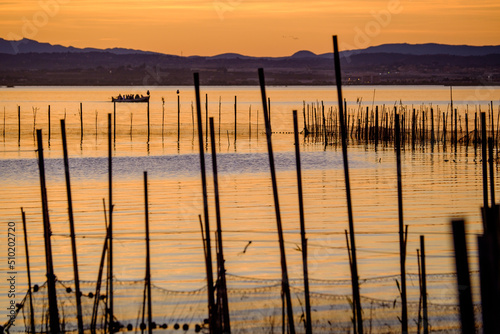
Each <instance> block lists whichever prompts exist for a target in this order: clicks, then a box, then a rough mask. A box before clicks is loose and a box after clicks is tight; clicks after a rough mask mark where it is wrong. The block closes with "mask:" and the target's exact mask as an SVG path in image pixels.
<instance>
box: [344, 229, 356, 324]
mask: <svg viewBox="0 0 500 334" xmlns="http://www.w3.org/2000/svg"><path fill="white" fill-rule="evenodd" d="M344 232H345V243H346V246H347V257H348V259H349V270H350V272H351V277H352V274H353V273H352V257H351V247H350V246H349V235H348V232H347V230H344ZM351 285H352V287H351V288H352V294H353V296H354V284H351ZM356 314H357V310H356V305H354V303H353V304H352V328H353V333H357V329H356V328H357V316H356Z"/></svg>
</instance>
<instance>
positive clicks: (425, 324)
mask: <svg viewBox="0 0 500 334" xmlns="http://www.w3.org/2000/svg"><path fill="white" fill-rule="evenodd" d="M420 265H421V267H422V292H421V294H422V309H423V321H424V322H423V328H424V334H429V316H428V308H427V277H426V269H425V240H424V236H423V235H421V236H420Z"/></svg>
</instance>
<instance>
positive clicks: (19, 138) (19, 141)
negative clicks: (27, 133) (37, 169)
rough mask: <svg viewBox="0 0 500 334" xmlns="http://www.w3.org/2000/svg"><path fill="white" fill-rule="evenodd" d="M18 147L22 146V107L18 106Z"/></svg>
mask: <svg viewBox="0 0 500 334" xmlns="http://www.w3.org/2000/svg"><path fill="white" fill-rule="evenodd" d="M17 146H21V106H17Z"/></svg>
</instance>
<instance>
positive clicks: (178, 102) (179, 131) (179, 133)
mask: <svg viewBox="0 0 500 334" xmlns="http://www.w3.org/2000/svg"><path fill="white" fill-rule="evenodd" d="M180 138H181V97H180V95H179V91H177V143H179V141H180Z"/></svg>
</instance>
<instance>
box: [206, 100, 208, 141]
mask: <svg viewBox="0 0 500 334" xmlns="http://www.w3.org/2000/svg"><path fill="white" fill-rule="evenodd" d="M205 143H206V144H207V145H208V94H205Z"/></svg>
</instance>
